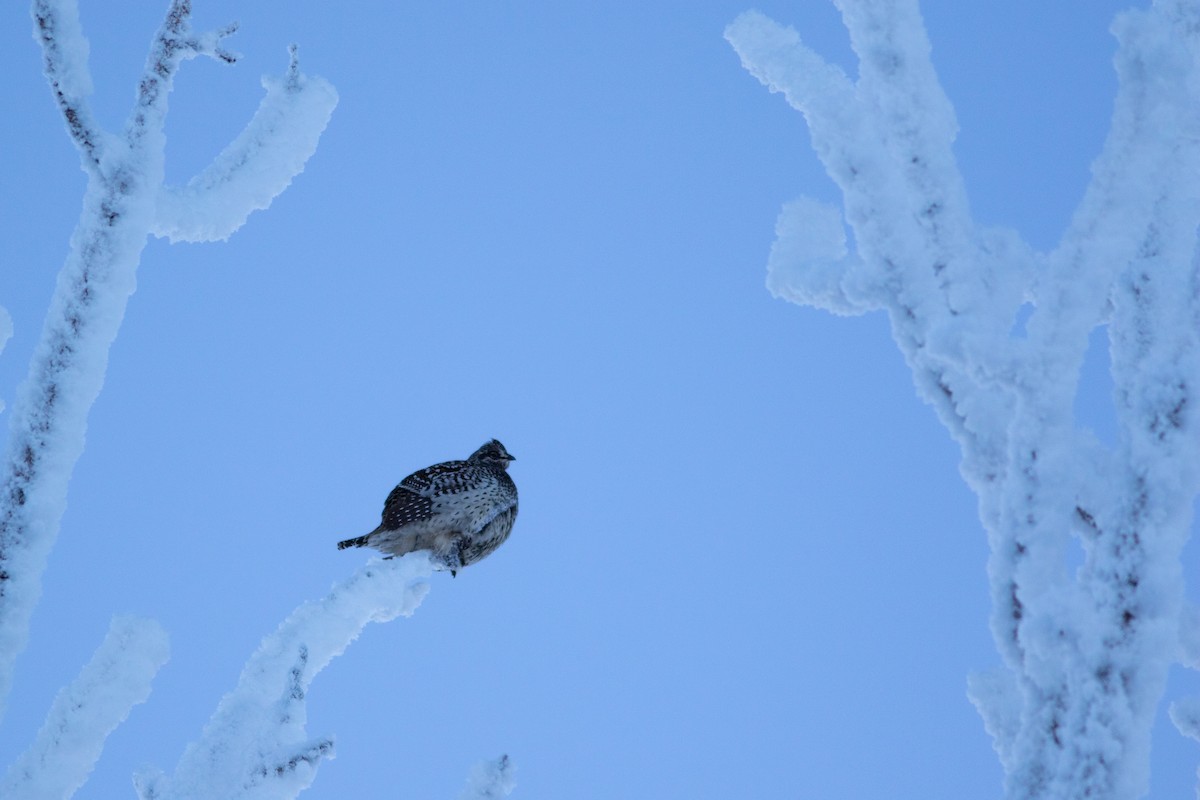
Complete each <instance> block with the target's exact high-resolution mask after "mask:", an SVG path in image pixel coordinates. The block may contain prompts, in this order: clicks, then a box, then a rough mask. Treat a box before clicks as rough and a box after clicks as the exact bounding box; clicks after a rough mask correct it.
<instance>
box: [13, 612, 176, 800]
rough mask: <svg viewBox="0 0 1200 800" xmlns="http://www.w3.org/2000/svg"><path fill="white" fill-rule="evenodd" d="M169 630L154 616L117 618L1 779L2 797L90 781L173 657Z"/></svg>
mask: <svg viewBox="0 0 1200 800" xmlns="http://www.w3.org/2000/svg"><path fill="white" fill-rule="evenodd" d="M168 652H169V647H168V644H167V634H166V632H165V631H164V630H163V629H162V628H161V627H160V626H159V625H158V623H156V622H153V621H151V620H143V619H136V618H133V617H117V618H115V619H113V621H112V625H111V626H110V628H109V631H108V635H107V636H105V637H104V641H103V643H101V645H100V647H99V648H98V649H97V650H96V654H95V655H93V656H92V660H91V661H89V662H88V664H87V666H85V667H84V668H83V671H82V672H80V673H79V676H78V677H77V678H76V679H75V680H74V681H72V682H71V684H70V685H69V686H67V687H65V688H64V689H63V690H62V691H60V692H59V693H58V696H57V697H55V698H54V704H53V705H52V706H51V707H50V713H49V714H48V715H47V716H46V722H45V724H43V725H42V729H41V730H40V731H38V734H37V738H36V739H35V740H34V742H33V744H32V745H31V746H30V747H29V749H28V750H26V751H25V753H24V754H22V755H21V757H20V758H18V759H17V760H16V762H15V763H14V764H13V765H12V766H11V767H9V770H8V772H7V773H6V774H5V775H4V778H3V779H2V780H0V797H20V798H24V800H51V799H52V798H53V800H59V799H60V798H64V797H70V796H71V795H72V794H74V792H75V790H76V789H78V788H79V787H80V786H82V785H83V784H84V782H85V781H86V780H87V777H88V775H89V774H90V773H91V771H92V767H93V766H94V765H95V763H96V761H97V760H98V759H99V758H100V752H101V750H102V749H103V747H104V741H105V739H107V738H108V735H109V734H110V733H112V732H113V731H114V730H115V729H116V727H117V726H118V725H120V724H121V723H122V722H123V721H124V720H125V718H126V717H127V716H129V711H130V709H132V708H133V707H134V706H135V705H137V704H139V703H143V702H145V700H146V698H147V697H149V696H150V683H151V681H152V680H153V679H154V676H155V675H156V674H157V673H158V670H159V669H160V668H161V667H162V665H163V664H165V663H166V662H167V654H168Z"/></svg>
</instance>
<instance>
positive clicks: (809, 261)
mask: <svg viewBox="0 0 1200 800" xmlns="http://www.w3.org/2000/svg"><path fill="white" fill-rule="evenodd" d="M837 4H838V7H839V8H840V9H841V11H842V16H843V20H844V22H845V24H846V27H847V29H848V30H849V32H850V40H851V44H852V46H853V48H854V50H855V52H856V54H857V55H858V60H859V70H858V77H857V79H854V80H852V79H851V78H849V77H848V76H847V75H846V74H845V73H844V72H843V71H842V70H841V69H840V68H838V67H836V66H834V65H831V64H829V63H827V62H826V61H825V60H824V59H823V58H821V57H820V56H819V55H817V54H816V53H815V52H814V51H813V50H812V49H811V48H810V47H808V46H807V45H805V44H804V43H803V42H802V41H801V39H800V36H799V35H798V34H797V33H796V32H795V31H794V30H792V29H789V28H784V27H783V26H780V25H778V24H776V23H774V22H772V21H771V20H769V19H767V18H766V17H765V16H763V15H762V14H759V13H757V12H749V13H746V14H743V15H742V16H740V17H738V19H737V20H735V21H734V22H733V23H732V24H731V25H730V26H729V27H728V28H727V29H726V38H727V39H728V40H729V41H730V43H731V44H732V45H733V46H734V48H735V50H736V51H737V52H738V54H739V55H740V56H741V59H742V63H743V65H744V66H745V67H746V69H747V70H748V71H750V72H751V73H752V74H753V75H754V76H755V77H757V78H758V79H759V80H760V81H762V82H763V83H764V84H765V85H766V86H767V87H768V88H769V89H770V90H772V91H778V92H782V93H783V94H784V96H785V97H786V99H787V101H788V103H789V104H790V105H791V106H793V107H794V108H796V109H797V110H798V111H800V112H802V113H803V114H804V116H805V119H806V121H807V123H808V126H809V131H810V133H811V136H812V143H813V147H814V149H815V150H816V152H817V155H818V156H819V157H820V158H821V160H822V162H823V163H824V166H825V168H826V171H827V172H828V173H829V175H830V177H831V178H832V179H833V180H834V181H835V183H836V184H837V185H838V187H839V188H840V189H841V191H842V195H843V202H844V213H843V214H839V213H838V212H837V211H836V210H835V209H832V208H830V207H827V206H824V205H821V204H818V203H816V202H814V201H812V200H808V199H801V200H799V201H796V202H794V203H792V204H789V205H788V206H787V207H785V209H784V211H783V213H781V215H780V217H779V221H778V223H777V239H776V242H775V245H774V246H773V248H772V251H771V256H770V262H769V277H768V285H769V287H770V288H771V291H772V292H774V293H775V294H776V295H778V296H781V297H784V298H786V299H789V300H792V301H794V302H798V303H801V304H804V305H809V306H816V307H820V308H825V309H828V310H830V311H834V312H836V313H843V314H848V313H861V312H863V311H866V310H870V309H872V308H883V309H886V310H887V311H888V313H889V316H890V317H891V322H892V331H893V334H894V336H895V338H896V342H897V344H898V345H899V347H900V350H901V352H902V353H903V354H904V356H905V358H906V360H907V362H908V364H909V366H910V367H911V369H912V371H913V374H914V378H915V380H916V384H917V387H918V390H919V392H920V394H921V395H922V396H923V397H924V399H925V400H926V401H928V402H929V403H930V405H932V406H933V407H934V409H935V410H936V411H937V413H938V416H939V418H940V419H941V421H942V422H943V423H944V424H945V426H946V427H947V429H948V430H949V431H950V432H951V434H952V435H953V436H954V438H955V439H956V440H957V441H958V443H959V444H960V446H961V448H962V455H963V460H962V474H963V476H964V478H965V479H966V481H967V483H968V484H969V485H970V486H971V488H972V489H973V490H974V491H975V492H976V494H977V495H978V497H979V510H980V517H981V519H982V521H983V524H984V527H985V528H986V529H987V531H988V536H989V542H990V544H991V550H992V554H991V558H990V560H989V564H988V573H989V578H990V580H991V588H992V599H993V606H994V610H993V615H992V632H993V637H994V639H995V642H996V645H997V648H998V650H999V651H1000V654H1001V656H1002V658H1003V661H1004V664H1003V666H1002V667H1001V668H1000V669H999V670H997V671H991V672H983V673H977V674H976V675H974V676H972V678H971V680H970V687H969V693H970V697H971V699H972V701H973V702H974V703H975V705H976V706H977V708H978V709H979V711H980V713H981V714H982V715H983V717H984V721H985V725H986V727H987V729H988V731H989V732H990V733H991V734H992V735H993V737H994V740H995V744H996V749H997V751H998V753H999V755H1000V758H1001V761H1002V763H1003V764H1004V766H1005V769H1006V771H1007V773H1008V779H1007V792H1008V795H1009V796H1010V797H1014V798H1016V797H1020V798H1068V797H1071V798H1075V797H1080V798H1082V797H1104V798H1110V799H1111V800H1116V799H1117V798H1121V799H1125V798H1130V799H1132V798H1135V797H1139V796H1141V795H1142V794H1143V793H1144V792H1145V790H1146V787H1147V784H1148V774H1147V768H1148V767H1147V765H1148V763H1149V749H1150V729H1151V727H1152V724H1153V720H1154V716H1155V710H1156V707H1157V704H1158V702H1159V700H1160V698H1161V696H1162V693H1163V691H1164V688H1165V683H1166V673H1167V669H1168V667H1169V665H1170V664H1171V663H1173V662H1178V661H1179V660H1180V658H1181V651H1182V652H1184V653H1185V654H1186V655H1185V656H1184V657H1185V658H1188V657H1190V658H1191V659H1194V658H1195V653H1196V652H1197V651H1198V650H1200V646H1197V645H1196V644H1195V641H1196V640H1197V638H1200V637H1198V636H1197V635H1196V633H1195V629H1196V625H1195V622H1194V620H1192V619H1190V618H1188V619H1181V614H1182V612H1183V580H1182V568H1181V564H1180V554H1181V552H1182V547H1183V543H1184V541H1185V540H1186V538H1187V536H1188V533H1189V531H1190V528H1191V509H1192V504H1193V501H1194V499H1195V497H1196V494H1197V490H1198V489H1200V446H1198V445H1197V442H1198V441H1200V439H1198V436H1197V434H1198V430H1197V429H1198V428H1200V412H1198V409H1200V397H1196V396H1193V395H1195V394H1196V390H1197V388H1198V387H1200V342H1198V331H1200V275H1198V273H1197V267H1196V261H1195V253H1196V252H1197V237H1196V232H1197V226H1198V225H1200V182H1198V181H1196V179H1195V176H1196V175H1197V174H1200V106H1198V105H1197V104H1196V102H1195V87H1196V86H1200V58H1198V57H1197V52H1200V48H1198V47H1197V44H1196V38H1195V33H1194V31H1195V25H1194V23H1193V18H1194V16H1195V13H1194V11H1186V10H1185V9H1183V7H1182V5H1181V4H1178V3H1169V2H1167V3H1157V4H1155V5H1154V6H1153V8H1151V9H1149V10H1144V11H1133V12H1128V13H1126V14H1123V15H1121V16H1120V17H1119V18H1118V21H1117V23H1116V24H1115V25H1114V32H1115V33H1116V34H1117V37H1118V39H1119V42H1120V48H1119V51H1118V55H1117V58H1116V60H1115V61H1116V65H1117V71H1118V76H1119V91H1118V96H1117V100H1116V103H1115V106H1114V109H1115V110H1114V117H1113V125H1112V132H1111V134H1110V135H1109V137H1108V140H1107V141H1106V143H1105V147H1104V151H1103V153H1102V154H1101V156H1100V157H1099V158H1098V159H1097V161H1096V163H1095V164H1094V166H1093V180H1092V182H1091V184H1090V185H1089V187H1088V190H1087V192H1086V193H1085V195H1084V199H1083V201H1082V202H1081V204H1080V207H1079V210H1078V211H1077V213H1076V215H1075V218H1074V219H1073V221H1072V223H1071V226H1070V227H1069V229H1068V230H1067V231H1066V233H1065V234H1064V236H1063V239H1062V242H1061V243H1060V245H1059V247H1058V248H1056V249H1055V250H1054V251H1053V252H1052V253H1049V254H1046V255H1037V254H1034V253H1033V252H1032V251H1031V249H1030V248H1029V247H1028V246H1027V245H1025V244H1024V243H1023V242H1021V241H1020V240H1019V239H1018V238H1017V237H1016V236H1015V235H1013V234H1009V233H1002V232H998V231H985V230H981V229H979V228H978V227H977V226H976V224H975V222H974V221H973V220H972V218H971V215H970V210H969V207H968V203H967V197H966V191H965V187H964V185H963V181H962V177H961V175H960V173H959V171H958V168H957V166H956V164H955V161H954V156H953V151H952V144H953V140H954V137H955V133H956V123H955V120H954V114H953V110H952V109H951V107H950V104H949V102H948V100H947V99H946V97H945V94H944V93H943V92H942V90H941V87H940V86H939V84H938V81H937V76H936V74H935V73H934V71H933V67H932V63H931V62H930V59H929V53H930V45H929V41H928V39H927V37H926V35H925V31H924V26H923V23H922V21H921V18H920V13H919V11H918V9H917V4H916V1H915V0H891V2H878V1H877V0H837ZM843 218H844V219H845V223H846V224H847V225H848V226H849V227H850V229H851V230H852V231H853V235H854V242H855V245H856V252H855V253H849V252H848V251H847V247H846V236H845V233H844V231H843V230H842V226H843V222H842V219H843ZM1025 303H1030V304H1032V306H1033V307H1034V311H1033V312H1032V314H1031V315H1030V317H1029V319H1028V321H1027V324H1026V326H1025V332H1026V336H1024V337H1022V338H1014V337H1013V336H1012V335H1011V330H1012V325H1013V320H1014V319H1016V318H1017V316H1018V313H1019V310H1020V308H1021V307H1022V305H1023V304H1025ZM1105 323H1107V325H1108V330H1109V334H1110V355H1111V361H1112V371H1113V379H1114V384H1115V386H1116V397H1115V398H1114V399H1115V406H1116V411H1117V416H1118V419H1119V423H1120V426H1121V436H1120V441H1119V442H1118V444H1117V446H1116V447H1113V448H1106V447H1104V446H1102V445H1100V444H1099V443H1098V442H1097V441H1095V438H1094V437H1092V436H1089V435H1088V434H1087V433H1086V432H1082V431H1080V430H1078V429H1077V426H1076V422H1075V420H1074V411H1073V409H1074V398H1075V395H1076V393H1077V391H1078V383H1079V374H1080V367H1081V364H1082V361H1083V357H1084V353H1085V351H1086V348H1087V345H1088V337H1089V334H1090V333H1091V332H1092V330H1094V328H1095V327H1096V326H1097V325H1100V324H1105ZM1072 538H1075V539H1076V540H1077V542H1078V544H1079V546H1080V547H1081V548H1082V550H1083V552H1084V553H1085V557H1084V561H1083V564H1082V565H1081V566H1079V567H1078V568H1073V567H1069V559H1068V556H1067V554H1068V552H1069V545H1070V544H1071V540H1072ZM1181 634H1182V635H1181ZM1191 663H1194V661H1192V662H1191ZM1174 716H1175V718H1176V721H1177V724H1180V727H1181V729H1184V730H1187V731H1189V732H1192V731H1197V730H1200V722H1196V720H1198V719H1200V713H1198V712H1196V707H1195V705H1194V704H1191V705H1189V704H1180V705H1178V706H1177V707H1176V710H1175V712H1174Z"/></svg>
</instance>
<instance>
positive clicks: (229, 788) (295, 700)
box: [135, 552, 433, 800]
mask: <svg viewBox="0 0 1200 800" xmlns="http://www.w3.org/2000/svg"><path fill="white" fill-rule="evenodd" d="M432 572H433V567H432V564H431V563H430V561H429V558H428V554H426V553H425V552H418V553H413V554H410V555H408V556H405V557H404V558H400V559H394V560H385V561H375V562H372V563H370V564H368V565H367V566H365V567H363V568H362V569H360V570H359V571H358V572H357V573H356V574H355V575H353V576H352V577H351V578H349V579H348V580H346V581H344V582H343V583H340V584H338V585H336V586H334V587H333V590H332V591H331V592H330V593H329V594H328V595H327V596H326V597H325V598H324V599H322V600H320V601H316V602H309V603H305V604H304V605H302V606H300V607H299V608H297V609H296V610H295V611H294V612H292V614H291V616H289V617H288V618H287V619H286V620H284V622H283V623H282V624H281V625H280V626H279V629H278V630H276V631H275V632H274V633H273V634H271V635H270V636H268V637H267V638H266V639H264V640H263V642H262V644H261V645H260V646H259V648H258V651H257V652H256V653H255V654H254V655H253V656H252V657H251V658H250V660H249V661H248V662H247V663H246V666H245V667H244V668H243V670H242V675H241V677H240V678H239V679H238V684H237V686H236V687H235V688H234V689H233V691H231V692H230V693H229V694H227V695H225V697H224V698H222V700H221V702H220V704H219V705H218V706H217V710H216V712H215V713H214V714H213V716H212V719H210V720H209V722H208V724H207V725H206V726H205V728H204V732H203V734H202V735H201V737H200V739H199V740H198V741H196V742H194V743H192V744H190V745H188V747H187V750H186V751H185V752H184V754H183V757H182V758H181V759H180V761H179V764H178V765H177V766H176V767H175V773H174V774H173V775H172V776H171V777H170V778H167V777H166V776H164V775H163V774H161V773H157V772H155V773H149V772H148V773H143V774H141V775H139V776H138V777H137V778H136V779H135V784H136V785H137V788H138V792H139V795H140V796H141V798H142V800H167V799H168V798H176V799H179V800H182V798H210V797H221V798H228V800H234V798H261V799H262V800H266V799H267V798H271V799H272V800H275V799H276V798H291V797H295V796H296V795H297V794H298V793H299V792H300V791H302V790H303V789H305V788H306V787H307V786H308V785H309V784H311V783H312V781H313V779H314V778H315V777H316V768H317V765H318V763H319V762H320V760H321V759H322V758H324V757H326V756H331V755H332V753H333V740H332V739H329V738H322V739H310V738H308V737H307V735H306V734H305V731H304V726H305V719H306V715H305V702H304V701H305V697H306V696H307V694H308V687H309V684H311V683H312V679H313V678H314V677H315V676H316V674H317V673H318V672H320V671H321V670H322V669H324V668H325V666H326V665H328V664H329V662H330V661H332V660H333V659H334V658H336V657H337V656H339V655H341V654H342V652H343V651H344V650H345V649H346V648H347V647H348V646H349V645H350V643H351V642H353V641H354V640H355V639H356V638H358V635H359V633H360V632H361V631H362V629H363V628H364V627H365V626H366V625H367V623H370V622H387V621H388V620H391V619H395V618H396V617H397V616H400V615H404V616H408V615H410V614H412V613H413V611H414V610H416V608H417V606H418V605H420V603H421V600H422V599H424V597H425V593H426V592H427V591H428V589H429V584H428V583H426V582H425V579H426V578H428V577H429V576H430V575H431V574H432Z"/></svg>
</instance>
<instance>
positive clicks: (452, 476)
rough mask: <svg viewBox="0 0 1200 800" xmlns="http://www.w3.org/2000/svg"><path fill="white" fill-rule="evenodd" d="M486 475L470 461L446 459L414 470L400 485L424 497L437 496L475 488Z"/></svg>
mask: <svg viewBox="0 0 1200 800" xmlns="http://www.w3.org/2000/svg"><path fill="white" fill-rule="evenodd" d="M485 477H486V475H485V470H484V469H483V468H482V467H480V466H478V465H477V464H472V463H471V462H469V461H446V462H445V463H442V464H434V465H433V466H432V467H426V468H425V469H423V470H421V471H420V472H414V473H413V474H412V475H409V476H408V477H407V478H405V479H404V480H402V481H401V482H400V485H401V486H403V487H406V488H408V489H410V490H411V491H414V492H416V493H417V494H419V495H421V496H422V497H429V498H435V497H440V496H442V495H446V494H455V493H457V492H464V491H467V490H469V489H472V488H474V487H475V486H477V485H478V484H479V482H480V481H482V480H484V479H485Z"/></svg>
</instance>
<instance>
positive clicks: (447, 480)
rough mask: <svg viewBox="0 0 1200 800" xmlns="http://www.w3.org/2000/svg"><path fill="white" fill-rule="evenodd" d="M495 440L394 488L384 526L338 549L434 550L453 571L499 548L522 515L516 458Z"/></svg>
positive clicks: (398, 552) (399, 552) (390, 552)
mask: <svg viewBox="0 0 1200 800" xmlns="http://www.w3.org/2000/svg"><path fill="white" fill-rule="evenodd" d="M515 460H516V459H514V458H513V457H512V456H511V455H509V454H508V451H507V450H505V449H504V445H502V444H500V442H498V441H496V440H495V439H492V440H491V441H489V442H488V443H487V444H485V445H484V446H483V447H480V448H479V449H478V450H476V451H475V452H474V453H472V454H471V455H470V456H469V457H468V458H467V460H466V461H446V462H444V463H441V464H434V465H433V466H432V467H426V468H425V469H422V470H418V471H417V472H414V473H413V474H412V475H409V476H408V477H407V478H405V479H404V480H402V481H400V483H399V484H397V486H396V488H395V489H392V492H391V494H389V495H388V498H387V500H386V501H385V502H384V504H383V519H382V520H381V521H380V523H379V527H378V528H376V529H375V530H373V531H371V532H370V533H368V534H367V535H366V536H358V537H356V538H353V539H346V540H345V541H342V542H338V549H339V550H344V549H345V548H347V547H374V548H375V549H377V550H380V551H382V552H384V553H387V554H388V555H393V556H401V555H404V554H405V553H411V552H412V551H414V550H428V551H430V555H431V557H432V558H433V560H434V561H435V562H437V563H440V564H441V565H443V566H444V567H445V568H446V569H448V570H450V574H451V575H453V574H455V573H457V572H458V570H459V569H461V568H462V567H465V566H467V565H468V564H474V563H475V562H476V561H479V560H481V559H483V558H485V557H486V556H488V555H490V554H491V552H492V551H493V550H495V549H496V548H497V547H499V546H500V545H501V544H502V543H503V542H504V540H505V539H507V538H508V534H509V532H510V531H512V526H513V521H514V520H515V519H516V518H517V486H516V484H514V483H513V480H512V478H510V477H509V475H508V471H507V470H508V462H510V461H515Z"/></svg>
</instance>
